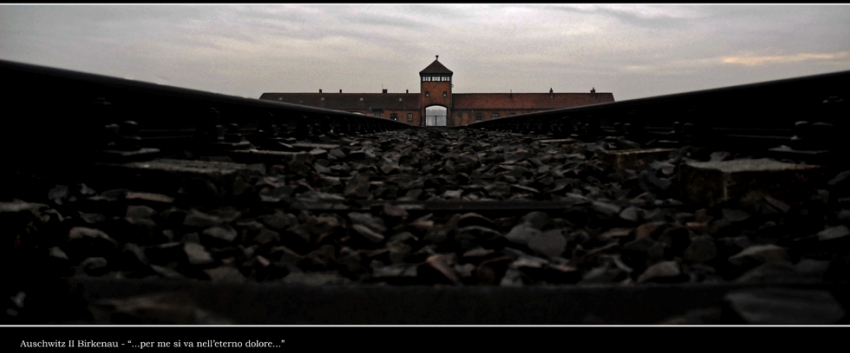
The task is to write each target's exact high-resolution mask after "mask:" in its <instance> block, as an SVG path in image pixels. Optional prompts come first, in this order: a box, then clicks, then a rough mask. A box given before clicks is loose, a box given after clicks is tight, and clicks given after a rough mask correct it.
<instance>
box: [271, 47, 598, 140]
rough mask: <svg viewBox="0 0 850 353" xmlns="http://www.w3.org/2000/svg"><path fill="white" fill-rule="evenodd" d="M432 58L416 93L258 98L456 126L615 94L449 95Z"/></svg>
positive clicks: (448, 74)
mask: <svg viewBox="0 0 850 353" xmlns="http://www.w3.org/2000/svg"><path fill="white" fill-rule="evenodd" d="M439 58H440V56H439V55H437V60H434V62H432V63H431V64H430V65H428V67H426V68H425V69H423V70H422V71H419V81H420V85H419V88H420V90H419V93H409V92H405V93H388V92H387V90H386V89H384V90H383V92H382V93H342V90H339V93H324V92H322V90H321V89H320V90H319V93H263V94H262V95H261V96H260V99H265V100H272V101H278V102H285V103H292V104H300V105H308V106H312V107H319V108H326V109H334V110H343V111H348V112H352V113H359V114H366V115H373V116H378V117H382V118H387V119H392V120H396V121H401V122H405V123H408V124H411V125H420V126H461V125H467V124H470V123H474V122H476V121H482V120H491V119H498V118H503V117H506V116H512V115H517V114H525V113H533V112H538V111H543V110H552V109H561V108H570V107H577V106H582V105H591V104H599V103H609V102H613V101H614V94H612V93H603V92H596V88H593V89H591V90H590V93H555V92H554V91H553V90H552V88H549V93H513V92H510V93H452V75H453V74H454V73H453V72H452V71H451V70H449V69H448V68H446V67H445V66H443V64H442V63H440V61H439Z"/></svg>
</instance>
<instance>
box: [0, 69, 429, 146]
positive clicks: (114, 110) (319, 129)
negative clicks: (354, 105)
mask: <svg viewBox="0 0 850 353" xmlns="http://www.w3.org/2000/svg"><path fill="white" fill-rule="evenodd" d="M0 75H2V77H4V79H5V80H6V82H7V83H8V84H9V86H10V87H12V88H13V89H11V90H8V91H7V92H8V93H7V94H4V95H3V97H2V98H0V101H2V103H3V104H4V106H5V107H7V109H9V113H8V115H7V120H6V122H7V124H10V125H12V126H9V125H7V128H5V129H0V130H2V132H0V137H2V140H3V141H4V142H3V147H5V148H14V149H16V150H26V151H27V152H31V153H36V152H38V151H40V152H49V151H56V150H58V149H57V148H56V147H62V148H63V149H64V150H66V151H69V153H70V151H74V150H85V149H86V148H88V147H91V145H92V144H98V143H100V142H102V141H99V140H102V139H104V138H109V137H108V135H109V133H110V129H111V133H113V134H116V135H117V134H120V135H126V134H127V133H128V131H129V133H130V134H134V135H139V134H142V135H144V134H145V133H146V132H152V131H158V132H163V131H167V132H169V133H171V134H174V133H183V134H189V135H193V134H201V135H203V134H213V135H219V137H223V135H224V134H225V131H227V132H233V130H239V131H241V132H243V133H246V132H247V133H266V134H269V133H272V134H275V135H276V134H277V133H278V130H280V131H281V132H283V133H288V134H289V135H290V136H295V137H302V136H303V135H318V134H319V133H326V132H335V133H340V132H343V133H348V134H352V133H369V132H379V131H387V130H396V129H405V128H413V127H412V126H410V125H407V124H404V123H400V122H396V121H392V120H389V119H381V118H376V117H370V116H364V115H358V114H352V113H348V112H344V111H337V110H330V109H322V108H315V107H308V106H301V105H296V104H289V103H279V102H273V101H265V100H259V99H252V98H244V97H236V96H229V95H224V94H218V93H211V92H204V91H198V90H192V89H186V88H179V87H173V86H167V85H159V84H154V83H147V82H141V81H134V80H131V79H123V78H116V77H109V76H103V75H95V74H89V73H83V72H77V71H70V70H63V69H57V68H50V67H44V66H36V65H30V64H22V63H16V62H10V61H3V60H0ZM12 107H15V109H11V108H12ZM127 122H131V123H129V124H128V123H127ZM234 124H235V125H234ZM105 127H106V128H105ZM131 130H132V131H131ZM272 131H273V132H272ZM299 135H301V136H299ZM69 149H70V150H69Z"/></svg>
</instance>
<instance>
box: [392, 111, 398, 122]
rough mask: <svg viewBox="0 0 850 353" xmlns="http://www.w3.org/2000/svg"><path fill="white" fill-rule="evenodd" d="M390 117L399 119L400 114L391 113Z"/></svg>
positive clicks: (395, 119)
mask: <svg viewBox="0 0 850 353" xmlns="http://www.w3.org/2000/svg"><path fill="white" fill-rule="evenodd" d="M390 119H392V120H393V121H398V114H396V113H392V114H390Z"/></svg>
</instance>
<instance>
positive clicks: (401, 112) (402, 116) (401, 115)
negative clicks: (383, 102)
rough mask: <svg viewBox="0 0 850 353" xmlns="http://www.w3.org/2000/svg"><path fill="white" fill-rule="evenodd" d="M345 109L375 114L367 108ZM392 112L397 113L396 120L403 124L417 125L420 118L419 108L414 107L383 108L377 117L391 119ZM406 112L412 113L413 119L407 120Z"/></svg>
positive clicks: (369, 114)
mask: <svg viewBox="0 0 850 353" xmlns="http://www.w3.org/2000/svg"><path fill="white" fill-rule="evenodd" d="M347 111H348V112H351V113H360V114H363V115H368V116H375V113H374V112H372V111H369V110H347ZM394 113H395V114H397V115H398V122H400V123H405V124H410V125H419V119H420V116H419V110H418V109H416V108H408V109H398V110H393V109H385V110H384V112H383V113H381V115H380V116H378V117H379V118H384V119H392V114H394ZM407 114H412V119H413V121H407Z"/></svg>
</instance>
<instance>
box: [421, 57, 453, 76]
mask: <svg viewBox="0 0 850 353" xmlns="http://www.w3.org/2000/svg"><path fill="white" fill-rule="evenodd" d="M419 73H420V74H450V73H452V70H449V69H447V68H446V67H445V66H443V64H440V62H439V61H437V60H434V62H432V63H431V65H428V67H426V68H425V69H424V70H422V71H419Z"/></svg>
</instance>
